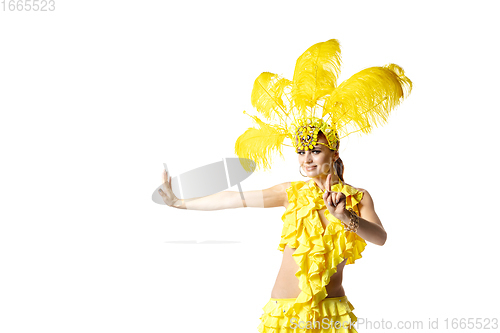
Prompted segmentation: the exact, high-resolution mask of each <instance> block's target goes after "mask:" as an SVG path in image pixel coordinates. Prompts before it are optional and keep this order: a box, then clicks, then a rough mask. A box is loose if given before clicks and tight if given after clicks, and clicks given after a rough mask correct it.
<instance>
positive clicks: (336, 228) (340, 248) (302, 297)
mask: <svg viewBox="0 0 500 333" xmlns="http://www.w3.org/2000/svg"><path fill="white" fill-rule="evenodd" d="M331 190H332V191H336V192H342V193H343V194H345V196H346V208H352V209H353V210H354V211H355V212H356V214H357V215H358V216H359V208H358V206H357V204H358V203H359V202H360V201H361V199H362V197H363V192H361V191H358V190H356V189H355V188H353V187H351V186H350V185H347V184H344V185H341V184H335V185H332V187H331ZM286 191H287V194H288V202H289V205H288V207H287V209H286V211H285V213H284V214H283V216H282V220H283V222H284V225H283V231H282V234H281V241H280V244H279V246H278V250H280V251H284V249H285V245H288V246H289V247H290V248H293V249H296V250H295V252H294V253H293V255H292V256H293V259H294V260H295V262H296V263H297V265H298V266H299V270H298V271H297V273H295V276H297V278H298V279H299V288H300V290H301V292H300V294H299V295H298V297H297V298H295V299H285V300H286V302H284V304H281V305H280V306H279V311H277V310H278V308H276V306H277V305H276V304H277V303H278V301H280V300H277V299H271V301H269V303H268V304H266V306H265V307H264V308H263V310H264V312H265V313H264V314H263V315H262V317H261V324H260V325H259V331H260V332H288V331H290V332H293V331H294V332H297V331H298V330H297V329H296V330H290V329H289V325H290V319H291V318H292V317H296V318H298V319H297V320H300V321H303V322H311V321H318V320H319V321H321V320H322V319H323V318H324V317H325V316H334V317H335V316H337V317H338V318H340V317H342V318H347V319H350V320H351V321H354V322H355V321H356V320H357V318H356V316H355V315H354V314H353V313H352V310H353V309H354V307H353V306H352V304H351V303H350V302H349V301H348V300H347V298H346V297H345V296H344V297H339V298H336V300H338V302H335V304H334V305H331V303H329V304H330V305H325V303H324V302H323V303H320V302H321V301H322V300H324V299H325V298H326V296H327V292H326V286H327V285H328V283H329V282H330V277H331V276H332V275H333V274H334V273H335V272H337V265H338V264H339V263H341V262H343V261H344V260H345V259H347V262H346V264H353V263H354V262H355V261H356V259H358V258H361V252H363V250H364V248H365V246H366V242H365V240H364V239H363V238H361V237H359V236H358V235H357V234H356V233H353V232H350V231H346V230H345V229H344V226H343V224H342V223H341V221H340V220H339V219H337V218H336V217H334V216H333V215H332V214H330V212H329V211H328V209H326V210H325V211H324V215H325V217H326V218H327V219H328V221H330V223H329V224H328V226H327V227H326V230H325V228H324V227H323V224H322V223H321V220H320V217H319V211H320V210H321V209H324V208H326V205H325V203H324V201H323V191H322V190H321V189H320V188H319V187H318V186H317V185H316V183H315V182H314V180H312V179H311V180H310V181H309V182H304V181H296V182H292V183H291V186H290V187H289V188H288V189H287V190H286ZM274 301H276V304H274V303H275V302H274ZM342 301H343V302H342ZM281 303H283V302H281ZM342 320H344V319H342ZM280 329H281V330H280ZM348 331H349V332H356V330H355V329H351V330H346V332H348ZM314 332H322V330H318V331H316V330H315V331H314ZM324 332H327V330H325V331H324ZM328 332H332V331H328Z"/></svg>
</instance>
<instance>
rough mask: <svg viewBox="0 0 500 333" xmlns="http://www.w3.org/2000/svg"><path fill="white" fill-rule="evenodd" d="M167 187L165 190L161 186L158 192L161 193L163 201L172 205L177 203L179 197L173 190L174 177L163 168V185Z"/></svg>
mask: <svg viewBox="0 0 500 333" xmlns="http://www.w3.org/2000/svg"><path fill="white" fill-rule="evenodd" d="M161 187H163V188H164V189H165V191H163V190H162V189H161V188H160V189H159V190H158V193H160V195H161V197H162V199H163V201H164V202H165V204H167V205H168V206H170V207H172V206H174V205H175V203H176V202H177V201H179V199H178V198H177V197H176V196H175V194H174V192H173V191H172V177H170V179H169V177H168V174H167V171H166V170H163V185H162V186H161Z"/></svg>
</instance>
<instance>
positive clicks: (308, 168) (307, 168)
mask: <svg viewBox="0 0 500 333" xmlns="http://www.w3.org/2000/svg"><path fill="white" fill-rule="evenodd" d="M315 167H316V166H313V167H306V170H308V171H310V170H312V169H314V168H315Z"/></svg>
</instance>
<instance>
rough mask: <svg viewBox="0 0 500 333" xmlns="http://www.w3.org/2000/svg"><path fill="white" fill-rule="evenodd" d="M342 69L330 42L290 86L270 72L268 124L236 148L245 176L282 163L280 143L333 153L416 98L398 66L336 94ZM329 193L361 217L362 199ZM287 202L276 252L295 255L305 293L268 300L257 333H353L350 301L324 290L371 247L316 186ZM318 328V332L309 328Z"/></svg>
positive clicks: (257, 93)
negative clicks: (341, 269) (342, 198)
mask: <svg viewBox="0 0 500 333" xmlns="http://www.w3.org/2000/svg"><path fill="white" fill-rule="evenodd" d="M340 63H341V60H340V45H339V43H338V41H337V40H335V39H331V40H328V41H326V42H322V43H317V44H315V45H313V46H311V47H310V48H308V49H307V50H306V51H305V52H304V53H303V54H302V55H301V56H300V57H299V58H298V59H297V63H296V66H295V71H294V75H293V80H292V81H290V80H287V79H286V78H283V77H280V76H278V75H276V74H273V73H269V72H264V73H262V74H260V75H259V76H258V77H257V79H256V80H255V83H254V87H253V90H252V99H251V100H252V105H253V106H254V107H255V108H256V109H257V111H258V112H260V113H261V114H262V115H263V116H264V117H265V118H266V120H267V122H265V121H263V120H262V119H260V118H259V117H257V116H252V115H249V116H250V117H252V118H253V119H254V120H255V122H256V123H257V124H258V125H259V128H249V129H248V130H247V131H245V133H243V134H242V135H241V136H240V137H239V138H238V139H237V140H236V144H235V152H236V154H237V155H238V156H239V157H240V158H242V159H241V160H240V163H241V164H242V166H243V167H244V168H245V169H246V170H248V171H253V170H254V169H255V168H261V167H262V168H264V170H268V169H270V165H271V162H270V161H271V160H272V157H273V154H275V153H276V152H278V153H279V154H280V155H281V156H282V157H283V154H282V150H281V149H282V147H283V146H290V145H287V144H285V143H283V142H284V140H285V139H286V138H288V139H290V140H291V142H292V146H293V147H294V148H295V151H296V152H298V150H299V149H300V150H309V149H312V148H313V147H314V145H316V144H323V143H321V142H318V141H317V139H318V134H319V132H320V131H321V132H322V133H323V134H324V135H325V136H326V138H327V141H328V144H323V145H325V146H327V147H328V148H329V149H331V150H335V149H337V143H338V141H339V140H340V139H341V138H343V137H346V136H348V135H350V134H352V133H355V132H358V133H359V132H361V133H369V132H370V131H371V129H372V127H374V126H375V127H376V126H378V125H379V124H383V123H385V122H386V121H387V118H388V116H389V114H390V112H391V110H393V109H394V108H395V107H396V106H398V105H399V104H400V102H401V101H402V99H403V98H404V97H406V96H407V95H408V94H409V93H410V92H411V88H412V82H411V81H410V80H409V79H408V78H407V77H406V76H405V75H404V71H403V69H402V68H401V67H399V66H398V65H395V64H389V65H386V66H383V67H371V68H367V69H364V70H362V71H360V72H358V73H356V74H354V75H353V76H352V77H351V78H349V79H347V80H345V81H344V82H342V84H340V85H339V86H337V77H338V75H339V73H340ZM243 112H244V113H246V112H245V111H243ZM243 158H244V159H243ZM252 161H253V162H252ZM331 190H332V191H335V192H342V193H344V194H345V196H346V209H349V208H351V209H352V210H353V211H354V212H355V214H356V215H358V216H359V209H358V207H357V204H358V203H359V202H360V201H361V199H362V197H363V193H362V192H361V191H358V190H356V189H355V188H353V187H351V186H349V185H347V184H343V183H342V181H340V182H339V183H337V184H334V185H332V186H331ZM287 194H288V202H289V205H288V207H287V209H286V211H285V213H284V214H283V217H282V220H283V222H284V225H283V231H282V234H281V242H280V244H279V247H278V249H279V250H280V251H284V249H285V245H288V246H289V247H290V248H292V249H295V252H294V253H293V255H292V257H293V259H294V261H295V262H296V263H297V265H298V267H299V270H298V271H297V273H296V274H295V275H296V276H297V278H298V279H299V288H300V290H301V292H300V294H299V295H298V297H297V298H290V299H273V298H271V300H270V301H269V302H268V303H267V304H266V305H265V306H264V308H263V310H264V314H263V315H262V316H261V324H260V325H259V327H258V329H259V332H262V333H267V332H272V333H282V332H299V331H300V332H356V330H355V329H354V328H353V327H352V326H349V325H352V323H353V322H355V321H356V316H355V315H354V314H353V313H352V310H353V309H354V307H353V306H352V304H351V303H350V302H349V301H348V300H347V297H346V296H343V297H335V298H327V291H326V288H325V287H326V286H327V285H328V283H329V281H330V277H331V276H332V275H333V274H334V273H335V272H336V271H337V265H338V264H339V263H341V262H343V261H344V260H346V259H347V262H346V264H353V263H354V262H355V260H356V259H358V258H361V252H362V251H363V250H364V248H365V246H366V242H365V241H364V240H363V239H362V238H361V237H359V236H358V235H357V234H356V233H355V232H351V231H346V229H345V228H344V225H343V224H342V222H341V221H340V220H338V219H337V218H335V217H334V216H333V215H332V214H330V212H329V211H328V209H326V205H325V203H324V200H323V197H322V196H323V191H322V190H321V189H320V188H318V186H317V185H316V183H315V182H314V180H312V179H311V180H310V181H309V182H303V181H297V182H291V186H290V187H289V188H288V189H287ZM322 209H325V212H324V215H325V217H326V218H327V219H328V221H329V222H330V223H329V224H328V226H327V227H326V228H324V227H323V224H322V223H321V220H320V217H319V213H318V211H320V210H322ZM294 320H295V321H294ZM315 322H316V325H317V326H314V328H315V329H313V327H310V326H309V325H311V324H314V323H315ZM335 322H337V323H335ZM299 323H302V326H301V325H299ZM342 323H343V324H346V323H347V324H348V325H347V326H345V325H342ZM337 324H341V327H339V326H337ZM294 325H295V326H294ZM334 325H335V326H334Z"/></svg>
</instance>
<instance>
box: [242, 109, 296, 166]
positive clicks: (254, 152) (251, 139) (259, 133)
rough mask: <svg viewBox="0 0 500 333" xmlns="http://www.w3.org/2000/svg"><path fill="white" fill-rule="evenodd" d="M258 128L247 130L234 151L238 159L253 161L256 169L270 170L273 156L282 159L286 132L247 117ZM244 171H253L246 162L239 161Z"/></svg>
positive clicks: (279, 127) (255, 118)
mask: <svg viewBox="0 0 500 333" xmlns="http://www.w3.org/2000/svg"><path fill="white" fill-rule="evenodd" d="M243 113H245V114H247V115H248V116H250V117H252V118H253V119H254V120H255V122H256V123H257V124H258V125H259V126H260V129H257V128H249V129H247V130H246V131H245V133H243V134H242V135H240V136H239V138H238V139H237V140H236V144H235V148H234V151H235V153H236V155H237V156H238V157H241V158H248V159H250V160H252V161H255V164H256V168H257V169H259V168H264V170H270V169H271V160H272V157H273V155H275V153H276V152H278V153H279V154H280V155H281V157H282V158H283V159H284V158H285V157H284V156H283V153H282V151H281V149H282V147H283V146H282V144H283V140H284V139H285V138H286V137H287V133H286V131H285V130H284V129H283V128H282V127H281V126H278V125H269V124H266V123H264V122H263V121H262V120H260V119H259V118H258V117H256V116H252V115H249V114H248V113H246V112H245V111H243ZM240 163H241V165H242V166H243V168H244V169H245V170H246V171H249V172H251V171H253V168H252V166H253V165H252V164H251V163H250V162H248V161H247V160H240Z"/></svg>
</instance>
